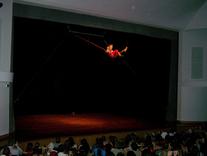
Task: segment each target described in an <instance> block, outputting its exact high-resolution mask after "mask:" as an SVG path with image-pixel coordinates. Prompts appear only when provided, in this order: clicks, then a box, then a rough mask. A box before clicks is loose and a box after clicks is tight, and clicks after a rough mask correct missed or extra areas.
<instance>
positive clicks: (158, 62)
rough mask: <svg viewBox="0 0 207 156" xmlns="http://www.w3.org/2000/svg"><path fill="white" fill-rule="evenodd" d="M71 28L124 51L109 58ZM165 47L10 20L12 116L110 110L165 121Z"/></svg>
mask: <svg viewBox="0 0 207 156" xmlns="http://www.w3.org/2000/svg"><path fill="white" fill-rule="evenodd" d="M71 30H72V31H78V32H82V34H76V35H79V36H81V37H83V38H85V39H87V40H90V41H91V42H93V43H95V44H97V45H99V46H101V47H105V45H106V43H107V42H113V43H114V46H115V48H118V49H122V48H124V46H126V45H128V47H129V49H128V51H127V53H126V54H125V55H124V57H123V58H120V59H111V58H109V57H108V56H106V55H105V53H104V52H103V51H102V50H101V49H99V48H97V47H95V46H93V45H91V44H89V43H87V42H85V41H83V40H81V39H79V38H77V37H76V36H74V34H73V33H71ZM86 33H88V34H95V35H93V36H91V35H87V34H86ZM170 45H171V42H170V40H166V39H159V38H151V37H147V36H142V35H138V34H129V33H124V32H115V31H110V30H103V29H95V28H87V27H82V26H77V25H70V26H68V25H66V24H60V23H53V22H46V21H40V20H32V19H24V18H17V17H15V18H14V65H13V68H14V74H15V76H14V98H13V99H14V108H15V114H16V115H20V114H40V113H41V114H44V113H70V112H73V111H75V112H79V113H83V112H110V113H117V114H128V115H135V116H138V117H142V118H151V119H155V118H156V119H163V120H165V115H166V108H167V107H166V106H167V103H168V94H169V76H170V72H171V71H170V60H171V59H170V52H171V47H170Z"/></svg>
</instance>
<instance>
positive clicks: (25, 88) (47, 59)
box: [14, 39, 65, 103]
mask: <svg viewBox="0 0 207 156" xmlns="http://www.w3.org/2000/svg"><path fill="white" fill-rule="evenodd" d="M64 41H65V39H62V40H61V41H60V42H58V44H57V45H56V47H55V48H54V49H53V51H52V53H51V54H50V55H49V56H48V57H47V58H46V60H45V61H44V62H43V64H42V65H41V67H40V69H42V68H43V67H44V66H45V65H46V64H47V63H49V62H50V60H51V59H52V58H53V57H54V55H55V54H56V52H57V49H58V48H59V47H60V46H61V45H62V44H63V43H64ZM40 72H41V70H40V71H37V72H35V73H34V74H33V75H32V77H31V79H29V80H28V81H27V82H26V84H25V85H24V87H23V89H22V90H21V91H20V92H19V94H18V96H17V97H16V99H15V100H14V103H17V102H19V101H20V99H21V97H22V96H23V95H24V93H25V92H26V91H27V89H28V88H29V87H30V85H31V84H32V82H33V81H34V80H35V79H36V78H37V76H38V75H39V73H40Z"/></svg>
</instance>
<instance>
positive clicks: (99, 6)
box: [15, 0, 207, 30]
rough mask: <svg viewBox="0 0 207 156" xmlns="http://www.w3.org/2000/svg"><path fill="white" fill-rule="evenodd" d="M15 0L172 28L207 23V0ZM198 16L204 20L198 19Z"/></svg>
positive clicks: (206, 24) (181, 28) (179, 28)
mask: <svg viewBox="0 0 207 156" xmlns="http://www.w3.org/2000/svg"><path fill="white" fill-rule="evenodd" d="M15 2H17V3H23V4H29V5H37V6H42V7H47V8H54V9H59V10H64V11H70V12H76V13H81V14H88V15H93V16H98V17H105V18H109V19H116V20H120V21H125V22H130V23H136V24H143V25H148V26H154V27H159V28H166V29H172V30H183V29H186V28H189V29H192V28H195V27H196V26H197V25H198V24H199V26H207V21H206V19H205V18H206V16H205V17H203V16H204V15H206V12H207V11H206V10H207V0H15ZM197 16H198V17H197ZM201 17H202V18H201ZM199 19H202V20H204V22H201V23H199V21H198V20H199ZM206 28H207V27H206Z"/></svg>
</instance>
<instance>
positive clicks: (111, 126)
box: [16, 114, 163, 140]
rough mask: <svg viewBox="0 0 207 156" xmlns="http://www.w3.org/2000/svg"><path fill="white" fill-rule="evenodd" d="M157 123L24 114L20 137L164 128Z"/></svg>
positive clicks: (99, 116)
mask: <svg viewBox="0 0 207 156" xmlns="http://www.w3.org/2000/svg"><path fill="white" fill-rule="evenodd" d="M162 126H163V125H162V124H160V123H155V122H147V121H144V120H138V119H136V118H133V117H125V116H117V115H111V114H110V115H109V114H75V115H72V114H68V115H24V116H18V117H16V138H17V139H21V140H27V139H33V138H43V137H53V136H76V135H86V134H98V133H108V132H125V131H131V130H145V129H147V130H149V129H154V128H161V127H162Z"/></svg>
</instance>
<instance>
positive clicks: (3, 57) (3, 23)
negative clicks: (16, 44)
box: [0, 0, 13, 136]
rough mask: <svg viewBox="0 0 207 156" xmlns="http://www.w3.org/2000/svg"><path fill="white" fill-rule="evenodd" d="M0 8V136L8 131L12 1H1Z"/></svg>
mask: <svg viewBox="0 0 207 156" xmlns="http://www.w3.org/2000/svg"><path fill="white" fill-rule="evenodd" d="M1 2H3V7H2V8H0V136H2V135H5V134H8V133H9V130H10V126H9V117H10V113H9V112H10V82H11V81H12V74H11V73H10V68H11V36H12V35H11V34H12V5H13V4H12V0H6V1H5V0H3V1H1Z"/></svg>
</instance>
